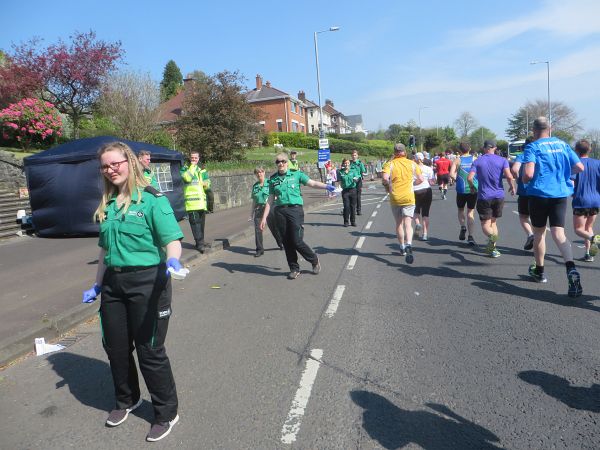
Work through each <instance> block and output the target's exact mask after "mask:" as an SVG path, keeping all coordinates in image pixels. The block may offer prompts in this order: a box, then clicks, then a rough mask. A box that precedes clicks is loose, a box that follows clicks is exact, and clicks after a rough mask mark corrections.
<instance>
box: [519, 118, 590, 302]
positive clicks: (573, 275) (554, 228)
mask: <svg viewBox="0 0 600 450" xmlns="http://www.w3.org/2000/svg"><path fill="white" fill-rule="evenodd" d="M533 137H534V139H535V141H534V142H532V143H530V144H529V145H528V146H527V147H525V153H524V155H523V164H525V169H524V171H523V183H525V184H527V188H526V192H527V196H528V197H529V216H530V218H531V225H533V235H534V241H533V254H534V256H535V263H534V264H532V265H531V266H530V267H529V275H530V276H531V277H532V278H533V279H534V280H535V281H537V282H539V283H545V282H547V281H548V280H547V278H546V275H545V274H544V257H545V255H546V224H547V223H548V222H550V232H551V234H552V239H553V240H554V242H555V243H556V246H557V247H558V248H559V250H560V253H561V255H562V257H563V259H564V261H565V266H566V269H567V281H568V285H569V287H568V291H567V293H568V295H569V297H579V296H580V295H581V294H582V293H583V288H582V287H581V277H580V275H579V272H578V271H577V268H576V267H575V263H574V262H573V250H572V249H571V243H570V242H569V240H568V239H567V237H566V236H565V216H566V213H567V197H568V196H569V195H571V194H573V182H572V181H571V174H576V173H579V172H581V171H583V164H582V163H581V161H580V160H579V157H578V156H577V155H576V154H575V152H574V151H573V149H572V148H571V147H570V146H569V145H568V144H566V143H565V142H563V141H561V140H560V139H557V138H556V137H550V124H549V123H548V119H546V118H545V117H538V118H537V119H535V120H534V121H533ZM594 239H595V238H594Z"/></svg>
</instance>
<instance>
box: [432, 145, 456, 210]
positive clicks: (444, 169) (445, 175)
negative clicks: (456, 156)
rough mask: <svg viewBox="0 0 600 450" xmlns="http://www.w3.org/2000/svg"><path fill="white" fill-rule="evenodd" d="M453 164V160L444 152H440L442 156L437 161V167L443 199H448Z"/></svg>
mask: <svg viewBox="0 0 600 450" xmlns="http://www.w3.org/2000/svg"><path fill="white" fill-rule="evenodd" d="M451 164H452V163H451V161H450V160H449V159H448V158H446V155H445V154H444V153H440V157H439V158H438V159H437V160H436V161H435V167H436V169H437V182H438V185H439V189H440V194H441V196H442V200H446V194H447V193H448V181H449V180H450V165H451Z"/></svg>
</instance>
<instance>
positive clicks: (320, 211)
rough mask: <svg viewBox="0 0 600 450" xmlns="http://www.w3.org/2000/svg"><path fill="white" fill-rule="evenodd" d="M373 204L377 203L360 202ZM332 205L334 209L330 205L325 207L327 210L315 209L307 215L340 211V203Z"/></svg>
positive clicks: (374, 201)
mask: <svg viewBox="0 0 600 450" xmlns="http://www.w3.org/2000/svg"><path fill="white" fill-rule="evenodd" d="M374 203H377V200H370V201H366V202H362V204H363V205H372V204H374ZM333 205H335V207H334V208H332V207H331V206H332V205H331V204H328V205H326V206H327V209H315V210H313V211H311V212H309V213H308V214H319V213H322V212H327V211H340V208H341V207H342V203H337V202H336V203H334V204H333Z"/></svg>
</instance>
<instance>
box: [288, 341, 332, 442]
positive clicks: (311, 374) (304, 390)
mask: <svg viewBox="0 0 600 450" xmlns="http://www.w3.org/2000/svg"><path fill="white" fill-rule="evenodd" d="M321 358H323V350H320V349H313V350H311V352H310V358H308V359H307V360H306V367H305V369H304V372H303V373H302V377H301V378H300V386H299V387H298V390H297V391H296V395H295V396H294V400H292V407H291V409H290V412H289V413H288V416H287V419H286V420H285V423H284V424H283V428H282V429H281V442H283V443H284V444H291V443H293V442H295V441H296V436H297V435H298V431H300V424H301V422H302V416H304V410H305V409H306V405H307V404H308V399H309V398H310V393H311V391H312V387H313V384H314V383H315V379H316V378H317V372H318V370H319V367H320V365H321Z"/></svg>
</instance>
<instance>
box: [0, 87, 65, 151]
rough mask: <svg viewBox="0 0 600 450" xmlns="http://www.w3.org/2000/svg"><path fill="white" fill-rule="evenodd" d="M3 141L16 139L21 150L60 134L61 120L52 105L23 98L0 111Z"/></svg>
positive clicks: (34, 99)
mask: <svg viewBox="0 0 600 450" xmlns="http://www.w3.org/2000/svg"><path fill="white" fill-rule="evenodd" d="M0 127H2V137H3V138H4V139H16V140H17V141H18V142H19V144H20V145H21V148H23V149H28V148H29V147H30V146H31V144H32V143H34V142H43V141H46V140H50V139H54V138H56V137H58V136H60V135H61V134H62V119H61V118H60V115H59V113H58V111H57V110H56V108H55V107H54V105H53V104H52V103H49V102H45V101H43V100H38V99H37V98H24V99H23V100H21V101H20V102H18V103H13V104H11V105H9V106H8V107H7V108H4V109H3V110H0Z"/></svg>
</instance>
